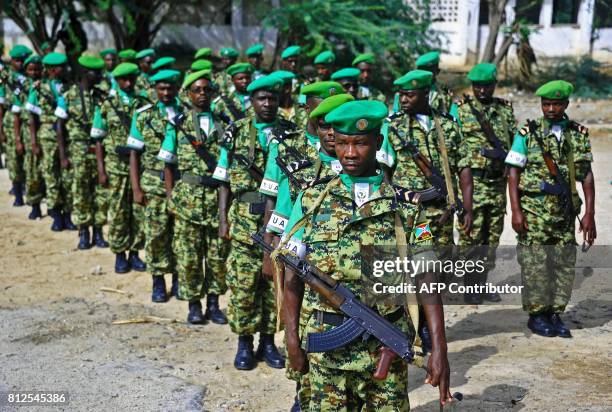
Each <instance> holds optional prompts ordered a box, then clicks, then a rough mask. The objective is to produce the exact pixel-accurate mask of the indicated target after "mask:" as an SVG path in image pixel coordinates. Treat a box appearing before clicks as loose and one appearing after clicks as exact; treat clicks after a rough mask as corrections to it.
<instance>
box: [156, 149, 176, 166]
mask: <svg viewBox="0 0 612 412" xmlns="http://www.w3.org/2000/svg"><path fill="white" fill-rule="evenodd" d="M157 158H158V159H159V160H161V161H163V162H166V163H172V164H174V163H176V161H177V157H176V155H175V154H174V153H172V152H169V151H167V150H166V149H160V150H159V153H158V154H157Z"/></svg>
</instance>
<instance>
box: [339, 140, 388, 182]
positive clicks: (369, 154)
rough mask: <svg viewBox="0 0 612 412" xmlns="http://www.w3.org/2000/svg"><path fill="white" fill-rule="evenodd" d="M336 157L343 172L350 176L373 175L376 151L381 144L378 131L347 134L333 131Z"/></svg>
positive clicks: (375, 165) (376, 163) (375, 166)
mask: <svg viewBox="0 0 612 412" xmlns="http://www.w3.org/2000/svg"><path fill="white" fill-rule="evenodd" d="M334 138H335V140H334V141H335V149H336V157H337V158H338V160H339V161H340V164H341V165H342V169H343V171H344V173H346V174H348V175H350V176H374V175H375V174H376V168H377V165H378V162H377V161H376V151H377V150H378V149H379V148H380V146H381V145H382V136H381V135H380V132H379V131H373V132H370V133H368V134H358V135H347V134H343V133H340V132H338V131H335V132H334Z"/></svg>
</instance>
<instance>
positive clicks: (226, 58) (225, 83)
mask: <svg viewBox="0 0 612 412" xmlns="http://www.w3.org/2000/svg"><path fill="white" fill-rule="evenodd" d="M219 57H221V71H220V72H219V73H218V74H217V76H216V77H215V84H216V85H217V87H218V88H219V95H222V96H229V95H230V94H231V93H232V92H233V91H234V84H233V83H232V75H231V74H229V73H228V72H227V69H229V67H230V66H232V65H234V64H235V63H236V60H238V51H237V50H236V49H234V48H232V47H224V48H222V49H221V50H219Z"/></svg>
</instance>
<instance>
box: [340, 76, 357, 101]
mask: <svg viewBox="0 0 612 412" xmlns="http://www.w3.org/2000/svg"><path fill="white" fill-rule="evenodd" d="M338 83H340V84H341V85H342V88H343V89H344V92H345V93H348V94H350V95H351V96H353V97H354V98H355V99H356V98H357V91H358V90H359V86H358V85H357V80H355V79H339V80H338Z"/></svg>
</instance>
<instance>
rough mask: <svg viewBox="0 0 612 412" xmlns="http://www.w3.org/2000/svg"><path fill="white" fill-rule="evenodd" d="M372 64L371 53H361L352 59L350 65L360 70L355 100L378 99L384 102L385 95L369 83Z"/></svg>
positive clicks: (373, 62) (372, 68)
mask: <svg viewBox="0 0 612 412" xmlns="http://www.w3.org/2000/svg"><path fill="white" fill-rule="evenodd" d="M374 64H375V59H374V55H373V54H372V53H363V54H360V55H358V56H357V57H355V58H354V59H353V62H352V64H351V65H352V66H353V67H357V68H358V69H359V71H360V73H359V90H358V91H357V100H378V101H380V102H383V103H385V102H386V100H387V97H386V96H385V95H384V94H383V92H381V91H380V90H378V89H377V88H375V87H374V86H372V84H371V81H372V75H373V74H372V71H373V70H374Z"/></svg>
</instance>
